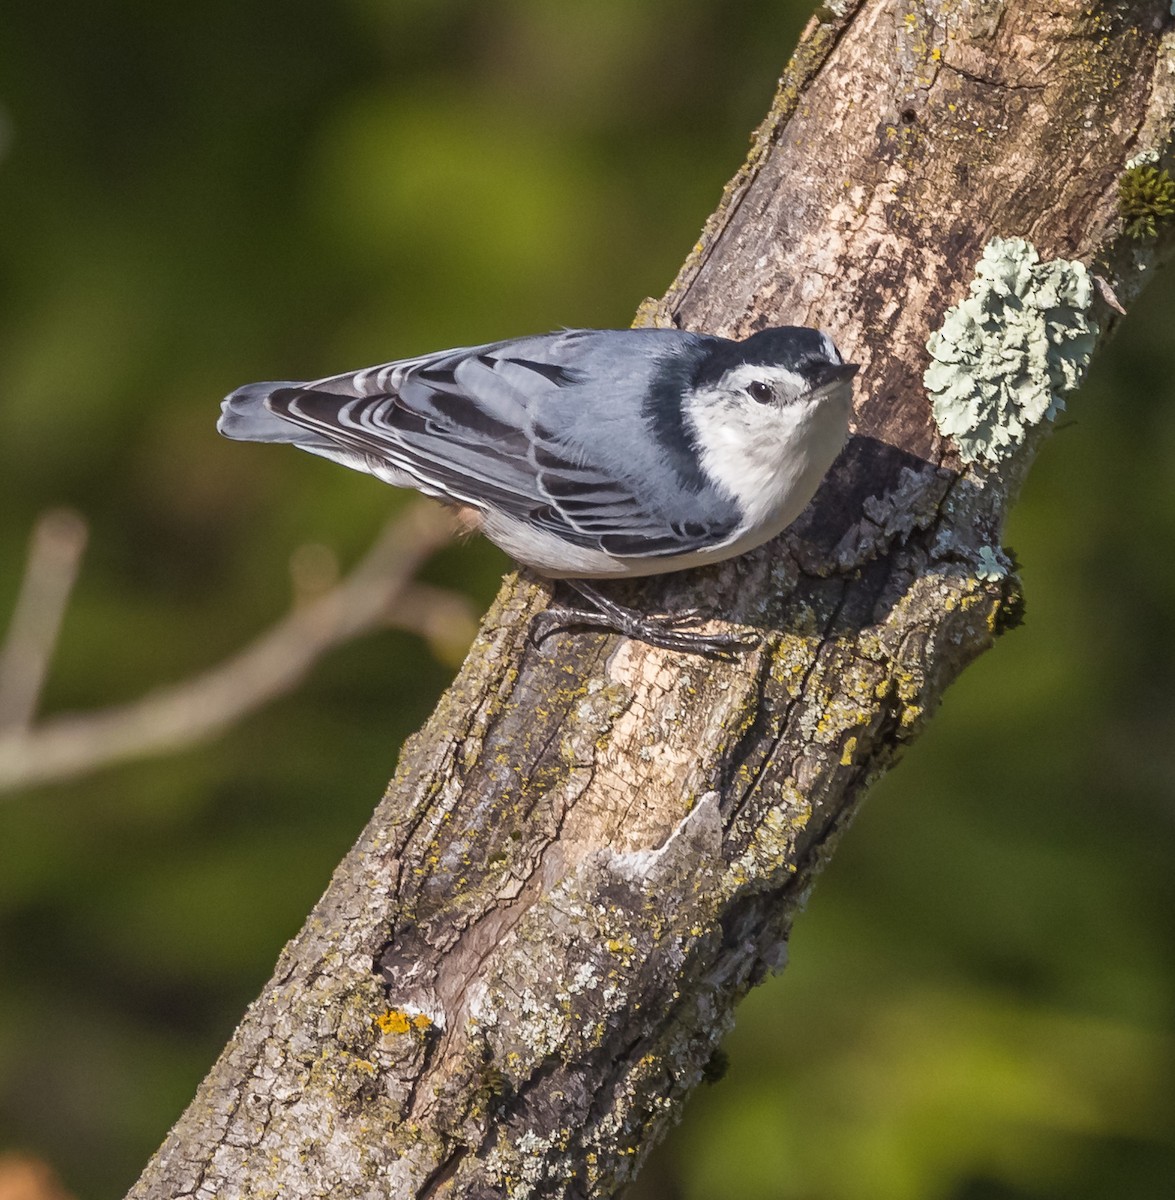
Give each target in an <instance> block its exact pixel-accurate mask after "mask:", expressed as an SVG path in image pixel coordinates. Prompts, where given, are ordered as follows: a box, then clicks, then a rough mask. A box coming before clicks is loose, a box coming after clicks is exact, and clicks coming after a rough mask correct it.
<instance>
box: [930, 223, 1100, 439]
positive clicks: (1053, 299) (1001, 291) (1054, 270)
mask: <svg viewBox="0 0 1175 1200" xmlns="http://www.w3.org/2000/svg"><path fill="white" fill-rule="evenodd" d="M1093 295H1094V291H1093V280H1092V278H1091V276H1090V273H1089V271H1088V270H1087V269H1086V267H1085V265H1084V264H1083V263H1080V262H1072V261H1069V260H1068V259H1063V258H1057V259H1053V260H1052V261H1051V262H1041V260H1040V255H1039V254H1038V253H1037V252H1036V249H1035V248H1034V247H1033V246H1032V245H1031V244H1030V243H1028V242H1026V241H1025V240H1024V239H1023V238H992V240H991V241H990V242H988V244H987V245H986V246H985V247H984V250H983V256H982V258H980V260H979V265H978V267H977V268H976V272H975V278H974V279H973V280H972V282H971V290H970V293H969V295H968V296H967V297H966V298H965V299H964V300H963V301H962V302H961V303H959V304H957V305H955V306H954V307H953V308H951V309H949V310H948V311H947V314H946V316H945V318H944V319H943V323H942V326H941V327H940V328H939V329H938V330H936V331H935V332H934V333H932V334H931V335H930V340H929V341H928V342H927V343H926V348H927V349H928V350H929V351H930V357H931V363H930V366H929V367H927V369H926V373H925V375H924V376H923V382H924V383H925V384H926V388H927V390H928V391H929V392H930V396H931V403H932V406H933V411H934V419H935V422H936V424H937V425H938V428H939V430H940V431H941V432H942V433H944V434H946V435H947V436H948V437H951V438H954V440H955V442H956V444H957V445H958V447H959V454H960V456H961V457H962V458H963V460H964V461H965V462H969V463H972V462H978V461H980V460H981V459H982V460H986V461H988V462H999V461H1001V460H1002V459H1005V458H1008V457H1009V456H1010V455H1011V454H1012V453H1013V452H1014V451H1015V450H1016V449H1017V448H1018V447H1019V446H1020V445H1021V444H1022V442H1023V441H1024V438H1025V436H1026V435H1027V433H1028V431H1029V429H1030V428H1032V427H1033V426H1034V425H1038V424H1040V423H1041V422H1042V421H1046V420H1047V421H1051V420H1053V418H1054V417H1055V416H1056V415H1057V413H1058V412H1061V411H1063V410H1064V407H1065V404H1064V400H1063V396H1064V394H1065V393H1066V392H1069V391H1072V390H1073V389H1074V388H1075V387H1077V385H1078V384H1079V383H1080V382H1081V380H1082V378H1083V377H1084V375H1085V371H1086V368H1087V367H1088V365H1089V359H1090V356H1091V355H1092V353H1093V347H1094V342H1095V340H1096V338H1097V325H1096V324H1095V323H1094V322H1093V320H1092V319H1091V318H1090V316H1089V309H1090V306H1091V304H1092V302H1093Z"/></svg>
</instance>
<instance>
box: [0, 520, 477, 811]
mask: <svg viewBox="0 0 1175 1200" xmlns="http://www.w3.org/2000/svg"><path fill="white" fill-rule="evenodd" d="M452 530H453V525H452V521H451V519H450V518H449V517H448V515H447V514H446V513H445V512H443V511H442V510H441V509H439V508H437V507H436V506H435V505H431V504H426V503H423V502H422V503H417V504H414V505H413V506H412V507H411V508H409V509H408V511H407V512H405V513H403V514H401V515H400V516H398V517H396V518H395V519H393V520H392V521H390V522H389V523H388V525H387V527H386V528H385V530H384V531H383V533H382V534H381V535H380V537H379V538H378V539H377V540H376V542H375V544H374V545H373V546H372V548H371V549H370V550H369V551H368V553H367V555H366V556H365V557H364V558H363V560H362V561H361V562H360V563H359V565H358V566H357V567H355V569H354V570H353V571H352V572H351V574H350V575H349V576H348V577H347V578H346V579H345V580H344V581H343V582H342V583H340V584H338V586H336V587H333V588H331V589H330V590H328V591H326V592H325V593H322V594H320V595H319V596H317V598H315V599H306V600H304V601H303V603H301V604H300V605H297V606H296V607H295V608H294V609H293V610H292V611H291V612H290V613H289V615H288V616H286V617H285V618H284V619H283V620H282V621H279V622H278V623H277V624H276V625H274V626H273V627H272V628H271V629H268V630H266V632H265V633H263V634H262V635H261V636H260V637H258V638H257V639H256V640H254V641H253V642H252V643H251V644H250V645H248V646H246V647H245V649H244V650H241V651H240V652H238V653H237V654H235V655H233V657H232V658H230V659H228V660H227V661H226V662H223V663H220V664H219V665H218V666H216V667H213V668H212V669H211V670H208V671H205V672H204V673H203V674H201V675H198V676H196V677H195V678H194V679H190V680H185V681H184V682H182V683H179V684H175V685H174V686H171V687H166V688H159V689H157V690H156V691H154V692H150V693H148V694H147V695H146V696H144V697H143V698H142V699H140V700H136V701H134V702H133V703H131V704H125V705H121V706H119V707H117V708H109V709H103V710H102V711H100V712H95V713H85V714H80V715H71V716H62V717H54V718H51V719H50V720H47V721H43V722H40V723H38V724H36V725H29V724H27V721H20V722H17V721H13V722H12V723H11V724H10V726H9V727H8V728H0V792H4V791H6V790H15V789H17V788H22V787H30V786H32V785H34V784H43V783H49V782H57V781H60V780H63V779H70V778H73V777H75V776H78V775H82V774H85V773H86V772H89V771H93V770H96V769H98V768H99V767H104V766H109V765H111V764H113V763H116V762H121V761H124V760H126V759H131V758H142V757H145V756H147V755H151V754H163V753H167V752H169V751H174V750H177V749H179V748H181V747H183V746H190V745H193V744H194V743H196V742H199V741H202V740H203V739H205V738H209V737H213V736H214V735H216V734H217V733H220V732H221V731H222V730H224V729H226V728H228V727H229V726H231V725H234V724H236V723H237V722H238V721H240V720H241V718H242V717H244V716H246V715H247V714H248V713H250V712H253V711H254V710H256V709H258V708H260V707H261V706H262V705H263V704H266V703H268V702H269V701H270V700H272V699H274V698H275V697H277V696H280V695H283V694H284V693H286V692H288V691H290V690H291V689H292V688H293V687H295V686H296V685H297V684H298V683H300V682H301V680H302V679H303V678H304V677H305V675H306V674H307V672H308V671H309V670H310V669H311V667H313V666H314V664H315V663H316V662H317V661H318V660H319V658H321V657H322V655H323V654H325V653H326V652H327V651H328V650H330V649H332V648H333V647H335V646H338V645H340V644H342V643H343V642H347V641H350V640H351V639H353V638H356V637H358V636H360V635H361V634H363V633H367V632H369V631H370V630H373V629H377V628H381V627H387V626H388V625H398V626H400V627H401V628H407V629H411V630H412V631H413V632H419V633H420V634H421V635H422V636H423V637H426V638H429V639H430V640H433V641H436V642H437V643H438V644H439V645H440V646H441V648H442V650H443V651H444V652H445V653H451V652H452V649H453V639H454V638H457V637H459V636H460V635H461V631H462V630H463V629H464V628H465V621H467V620H468V613H467V611H466V609H465V606H464V605H463V604H462V602H461V601H460V600H459V599H457V598H456V597H452V596H450V595H448V594H447V593H442V592H441V590H440V589H438V588H427V587H425V586H424V585H421V584H413V583H412V576H413V575H414V574H415V573H416V571H417V570H419V568H420V565H421V564H422V563H423V562H424V561H425V560H426V559H427V558H429V557H430V556H431V555H432V554H434V553H435V552H436V551H437V550H438V549H440V547H441V546H443V545H444V544H445V543H446V542H448V541H450V540H452V536H453V534H452ZM78 553H80V547H79V548H78ZM33 557H34V562H35V561H36V555H34V556H33ZM74 568H76V559H75V560H74V562H73V564H72V566H71V568H70V569H71V570H72V569H74ZM60 574H62V575H64V574H65V572H64V570H62V571H61V572H60ZM28 575H29V577H30V578H32V577H34V576H35V577H36V578H38V579H40V578H42V577H45V576H47V575H48V571H47V570H42V569H41V568H39V567H35V566H30V569H29V572H28ZM70 579H71V581H72V574H71V575H70ZM50 582H51V584H52V587H53V588H55V589H56V590H55V592H54V595H55V596H59V598H60V604H59V605H58V607H57V608H56V609H55V610H54V613H53V620H52V632H53V636H54V637H55V634H56V628H57V623H58V621H59V619H60V612H61V610H62V609H63V608H64V603H65V596H66V591H65V589H64V587H63V586H62V585H61V583H59V582H58V581H57V579H56V577H54V578H53V579H52V580H51V581H50ZM49 588H50V584H49V583H38V584H36V585H35V586H34V585H29V586H28V587H26V589H25V591H26V592H30V593H31V592H32V591H36V592H40V593H44V592H45V591H46V590H48V589H49ZM41 602H42V603H46V602H45V600H44V598H43V597H42V601H41ZM46 606H48V605H46ZM463 617H464V618H465V621H462V620H461V619H462V618H463ZM447 619H455V620H458V621H460V622H461V623H460V624H459V625H457V626H455V627H454V626H448V627H442V626H441V625H440V624H439V622H440V621H441V620H447ZM48 625H49V622H48V621H47V620H44V619H43V620H42V622H41V624H40V625H39V626H37V630H36V632H28V630H29V628H30V622H28V621H22V620H20V619H19V609H18V618H16V619H14V621H13V630H12V633H11V634H10V636H9V642H10V644H15V645H17V646H18V647H22V646H26V645H29V646H35V647H37V648H39V649H38V652H37V653H34V652H33V651H32V650H26V651H24V653H23V654H22V655H21V657H22V658H23V659H26V660H27V659H39V661H41V663H42V665H43V663H44V661H46V660H47V656H48V649H49V645H48V642H49V641H51V639H49V638H47V633H46V631H47V629H48ZM42 626H44V629H42V628H41V627H42ZM13 661H17V659H16V658H15V656H14V658H13ZM6 662H7V660H6ZM31 675H32V672H31V671H28V670H26V671H24V672H22V673H21V674H20V675H19V676H18V675H17V674H16V673H15V672H14V678H15V679H17V680H18V681H20V687H19V690H18V689H17V688H16V687H15V686H14V689H13V690H14V700H13V701H12V711H13V712H17V711H18V710H19V711H21V712H23V713H25V715H26V717H27V716H31V714H32V709H33V706H34V704H35V694H36V692H37V691H39V687H40V677H39V676H37V678H36V682H35V686H31V685H30V684H29V683H27V682H24V681H25V680H27V679H28V678H29V677H30V676H31Z"/></svg>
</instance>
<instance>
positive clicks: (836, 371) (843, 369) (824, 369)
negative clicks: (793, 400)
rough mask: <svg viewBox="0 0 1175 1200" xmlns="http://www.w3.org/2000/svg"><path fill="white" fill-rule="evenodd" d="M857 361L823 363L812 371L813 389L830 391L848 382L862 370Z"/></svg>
mask: <svg viewBox="0 0 1175 1200" xmlns="http://www.w3.org/2000/svg"><path fill="white" fill-rule="evenodd" d="M860 369H861V368H860V366H859V365H858V364H857V363H823V364H822V365H821V366H819V367H817V368H816V369H815V370H814V371H813V372H812V373H811V379H812V391H813V392H822V393H828V392H831V391H832V390H833V389H834V388H836V387H839V386H840V384H842V383H848V382H849V380H850V379H852V377H853V376H854V375H856V373H857V372H858V371H859V370H860Z"/></svg>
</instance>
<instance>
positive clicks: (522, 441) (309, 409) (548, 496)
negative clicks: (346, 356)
mask: <svg viewBox="0 0 1175 1200" xmlns="http://www.w3.org/2000/svg"><path fill="white" fill-rule="evenodd" d="M656 334H661V335H662V336H661V337H660V338H657V337H656V336H655V335H656ZM691 336H692V335H688V334H679V333H676V332H675V331H651V330H646V331H628V332H626V333H620V332H618V331H607V332H600V331H593V330H572V331H567V332H563V333H555V334H548V335H545V336H541V337H534V338H520V339H516V340H513V341H508V342H498V343H494V344H492V345H487V346H477V347H471V348H462V349H459V350H448V351H444V352H442V353H439V354H433V355H428V356H426V357H423V358H415V359H405V360H403V361H400V362H394V363H388V364H386V365H384V366H380V367H371V368H369V369H367V370H363V371H356V372H352V373H350V374H346V375H338V376H334V377H332V378H329V379H323V380H319V381H317V382H315V383H310V384H276V385H272V386H271V387H270V389H269V390H267V391H263V390H262V388H263V385H256V384H255V385H251V387H250V388H243V389H241V390H240V391H239V392H236V393H234V394H233V396H230V397H229V399H228V401H226V404H225V417H224V418H222V422H221V428H222V431H224V432H226V433H228V434H229V436H237V437H246V438H248V437H250V436H254V437H257V436H259V435H260V436H262V437H263V438H264V440H290V441H293V442H295V444H298V445H301V446H302V447H303V448H304V449H307V450H310V451H312V452H314V453H319V454H326V456H327V457H338V458H339V460H340V461H343V462H346V463H347V464H348V465H351V466H359V467H360V468H361V469H366V470H369V471H371V472H372V473H373V474H377V475H382V476H383V477H384V478H386V479H389V480H390V481H391V482H395V483H401V484H411V485H412V486H415V487H416V488H418V489H419V490H420V491H422V492H425V493H426V494H428V495H431V496H436V497H438V498H440V499H443V500H447V501H450V502H453V503H457V504H465V505H471V506H473V507H475V508H479V509H496V510H498V511H500V512H504V513H506V514H508V515H509V516H511V517H513V518H515V519H516V520H520V521H523V522H525V523H526V524H528V525H530V526H532V527H533V528H536V529H541V530H544V531H546V532H548V533H551V534H554V535H555V536H557V537H559V538H561V539H563V540H564V541H567V542H571V543H573V544H574V545H577V546H583V547H588V548H594V549H599V550H602V551H604V552H605V553H608V554H613V555H618V556H646V555H652V556H659V555H675V554H684V553H689V552H691V551H693V550H697V549H700V548H702V547H705V546H711V545H715V544H717V543H721V542H723V541H724V540H726V538H727V537H728V536H730V534H731V533H732V532H733V530H734V526H735V524H736V521H735V515H734V514H733V513H729V514H728V513H725V512H724V513H722V514H721V515H720V516H717V517H715V516H714V515H712V514H699V513H696V512H694V511H691V506H688V505H687V506H686V507H685V509H684V510H683V512H684V517H682V514H679V513H678V512H677V511H676V510H675V509H674V505H673V503H672V500H673V497H672V496H670V497H668V500H669V501H670V503H669V504H668V506H665V505H661V504H655V503H651V502H650V500H649V498H648V497H647V495H646V496H642V495H641V494H640V493H641V491H642V490H646V491H647V489H642V488H641V486H640V480H639V479H637V478H625V477H623V472H622V471H618V470H617V469H615V465H614V463H612V464H610V463H609V459H608V457H607V456H605V455H604V454H602V453H601V454H597V453H593V450H592V446H591V439H590V438H585V437H584V436H583V433H584V428H585V427H587V428H588V429H590V428H591V427H592V425H593V421H594V419H595V417H596V416H597V411H596V410H598V419H599V421H600V422H603V421H609V420H613V421H616V420H619V421H621V422H622V424H623V425H624V426H625V428H623V429H617V430H613V431H612V432H613V436H614V437H615V436H616V435H617V434H619V435H620V437H623V438H630V437H631V436H632V434H633V433H634V431H636V430H637V429H638V426H637V425H635V424H633V422H640V420H641V415H640V402H641V396H640V395H639V394H637V395H633V396H632V397H631V403H625V401H626V399H627V398H626V397H619V400H620V401H621V403H620V404H617V399H618V398H617V396H616V395H615V393H616V392H617V391H618V390H620V389H622V388H623V387H624V385H625V384H627V389H628V391H630V392H633V391H639V389H640V387H641V386H642V385H643V383H644V380H643V379H640V378H637V377H635V375H636V372H637V369H638V368H639V367H642V366H645V364H647V363H648V362H649V357H648V350H649V349H651V348H652V347H651V345H650V343H649V339H650V338H652V345H655V346H658V347H659V348H660V349H661V352H662V353H664V352H665V350H667V349H669V347H668V345H667V344H665V342H666V339H674V341H675V343H676V341H677V340H679V339H688V338H690V337H691ZM618 338H619V339H621V342H617V341H616V339H618ZM626 339H638V340H639V342H640V345H639V346H638V347H637V349H638V351H639V352H638V353H636V354H632V353H630V354H629V356H628V357H629V358H630V360H631V362H630V363H629V364H628V366H627V368H626V369H624V370H621V373H620V374H621V377H620V378H617V369H616V366H615V362H614V361H613V360H615V358H616V357H617V355H616V352H617V351H618V350H619V349H620V347H621V346H625V340H626ZM634 345H635V343H634ZM626 348H627V347H626ZM674 348H675V349H680V348H681V347H679V346H676V344H675V347H674ZM601 355H604V356H606V357H605V358H603V359H601V358H600V356H601ZM619 357H620V358H621V359H624V358H625V355H624V353H621V354H620V355H619ZM597 360H598V366H599V369H598V370H597ZM625 374H627V378H625V377H623V376H624V375H625ZM597 375H602V377H603V378H602V379H601V380H597ZM600 383H603V384H604V387H603V388H601V387H600V386H599V384H600ZM605 390H606V391H607V393H608V394H607V395H603V394H601V392H602V391H605ZM234 397H242V398H243V399H242V402H241V403H240V404H238V405H236V406H235V407H234ZM246 403H248V404H251V405H252V406H253V407H254V409H255V407H256V406H257V405H258V403H260V404H261V405H263V409H264V412H263V413H262V414H259V415H258V417H257V419H255V420H253V422H252V433H250V432H249V431H248V430H249V425H248V424H247V423H246V422H245V421H244V420H242V413H241V410H242V409H243V408H245V407H246ZM585 409H586V410H587V411H585ZM230 418H235V420H231V419H230ZM275 418H278V419H280V420H281V422H282V423H283V424H284V423H289V424H290V425H292V426H294V427H296V428H295V429H293V430H291V431H290V433H289V434H288V435H286V437H285V438H282V437H281V436H280V435H279V434H278V433H277V432H276V430H275V428H274V427H273V425H272V423H273V422H274V419H275ZM266 419H267V420H268V422H270V423H271V424H270V425H269V426H266V427H265V428H264V429H262V428H260V426H261V425H262V424H264V421H265V420H266ZM230 426H231V427H230ZM575 432H578V436H575V435H574V434H575ZM600 432H604V431H603V430H600ZM646 436H648V435H647V434H646ZM334 451H341V452H342V453H334ZM666 507H668V508H670V509H671V510H674V511H673V512H672V514H671V515H667V514H666V511H665V508H666ZM698 517H700V518H701V519H689V518H698Z"/></svg>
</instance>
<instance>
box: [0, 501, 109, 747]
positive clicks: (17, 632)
mask: <svg viewBox="0 0 1175 1200" xmlns="http://www.w3.org/2000/svg"><path fill="white" fill-rule="evenodd" d="M87 536H88V531H87V529H86V523H85V521H83V520H82V518H81V517H79V516H78V515H77V513H75V512H71V511H70V510H69V509H67V508H57V509H53V510H52V511H50V512H47V513H45V514H44V515H43V516H42V517H41V519H40V520H39V521H38V522H37V523H36V525H35V526H33V534H32V537H31V538H30V539H29V554H28V559H27V561H26V563H25V571H24V576H23V577H22V579H21V583H20V590H19V592H18V593H17V597H16V607H15V609H14V610H13V614H12V620H11V622H10V623H9V626H8V635H7V637H6V638H5V640H4V645H3V647H0V730H4V729H12V728H15V729H18V730H22V729H26V728H27V727H28V725H29V722H30V721H32V719H33V715H34V714H35V713H36V711H37V703H38V701H39V700H40V698H41V689H42V688H43V687H44V686H45V676H46V675H47V674H48V671H49V664H50V662H51V661H52V659H53V651H54V649H55V648H56V646H57V636H58V634H59V633H60V631H61V620H62V617H64V615H65V609H66V606H67V605H68V604H69V596H70V593H71V592H72V591H73V585H74V583H75V582H76V580H77V576H78V568H79V566H80V565H81V561H82V555H83V554H84V553H85V550H86V539H87Z"/></svg>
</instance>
